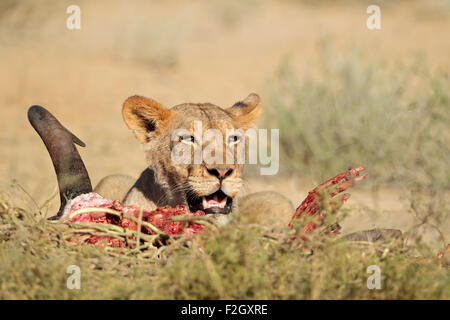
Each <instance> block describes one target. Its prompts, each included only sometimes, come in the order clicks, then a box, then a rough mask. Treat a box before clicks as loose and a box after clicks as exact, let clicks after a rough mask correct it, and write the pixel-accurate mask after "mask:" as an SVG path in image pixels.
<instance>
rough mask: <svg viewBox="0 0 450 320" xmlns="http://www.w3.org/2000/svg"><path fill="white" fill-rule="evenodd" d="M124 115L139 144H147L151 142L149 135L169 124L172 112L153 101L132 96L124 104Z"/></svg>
mask: <svg viewBox="0 0 450 320" xmlns="http://www.w3.org/2000/svg"><path fill="white" fill-rule="evenodd" d="M122 115H123V119H124V120H125V123H126V124H127V126H128V128H130V129H131V130H133V132H134V134H135V135H136V138H138V140H139V142H141V143H142V144H145V143H147V142H149V141H150V138H149V133H151V132H153V131H155V130H157V129H159V128H161V127H162V126H164V125H165V124H166V123H167V121H168V120H169V118H170V115H171V111H170V110H167V109H166V108H164V107H163V106H162V105H161V104H159V103H158V102H156V101H154V100H152V99H149V98H146V97H142V96H131V97H129V98H128V99H127V100H125V102H124V103H123V108H122Z"/></svg>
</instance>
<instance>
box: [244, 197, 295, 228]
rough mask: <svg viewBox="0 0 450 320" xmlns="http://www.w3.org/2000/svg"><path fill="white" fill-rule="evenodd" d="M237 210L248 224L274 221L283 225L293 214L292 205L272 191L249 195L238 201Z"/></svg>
mask: <svg viewBox="0 0 450 320" xmlns="http://www.w3.org/2000/svg"><path fill="white" fill-rule="evenodd" d="M237 210H238V211H239V214H242V215H245V216H246V217H248V219H249V222H260V221H265V222H267V223H271V222H275V221H276V222H277V223H278V222H281V223H282V224H283V225H287V224H288V223H289V219H290V218H291V217H292V215H293V213H294V212H295V208H294V205H293V204H292V202H291V201H290V200H289V199H288V198H286V197H285V196H283V195H282V194H280V193H277V192H273V191H261V192H256V193H251V194H249V195H247V196H245V197H243V198H241V199H239V202H238V208H237ZM280 220H282V221H280Z"/></svg>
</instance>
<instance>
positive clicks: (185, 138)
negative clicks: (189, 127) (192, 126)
mask: <svg viewBox="0 0 450 320" xmlns="http://www.w3.org/2000/svg"><path fill="white" fill-rule="evenodd" d="M180 142H183V143H186V144H194V143H195V138H194V136H189V135H185V136H180Z"/></svg>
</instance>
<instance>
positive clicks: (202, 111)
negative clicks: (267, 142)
mask: <svg viewBox="0 0 450 320" xmlns="http://www.w3.org/2000/svg"><path fill="white" fill-rule="evenodd" d="M259 101H260V100H259V97H258V95H256V94H250V95H249V96H248V97H247V98H246V99H244V100H243V101H239V102H237V103H235V104H234V105H233V106H232V107H229V108H220V107H218V106H215V105H213V104H210V103H186V104H181V105H177V106H174V107H172V108H170V109H166V108H164V107H163V106H162V105H161V104H159V103H158V102H156V101H154V100H152V99H148V98H145V97H142V96H132V97H129V98H128V99H127V100H126V101H125V102H124V105H123V109H122V115H123V118H124V120H125V123H126V124H127V126H128V127H129V128H130V129H131V130H133V132H134V134H135V135H136V138H137V139H138V140H139V142H140V143H141V144H142V145H143V146H144V151H145V155H146V158H147V163H148V167H147V168H146V169H145V170H144V171H143V172H142V174H141V175H140V177H139V178H138V179H137V180H135V181H134V180H133V178H131V177H128V176H123V175H114V176H108V177H106V178H104V179H102V180H101V181H100V183H99V184H98V185H97V187H96V188H95V189H94V191H96V192H98V193H100V194H101V195H103V196H105V197H108V198H112V199H121V200H123V202H124V203H125V204H127V205H131V204H134V205H140V206H144V207H147V208H148V209H150V210H153V209H155V208H156V207H160V206H165V205H171V206H175V205H179V204H182V205H186V204H188V198H189V197H190V196H191V194H192V193H194V194H195V195H196V197H203V196H209V195H211V194H214V193H215V192H216V191H217V192H218V190H221V192H223V193H224V194H226V195H227V196H228V197H230V198H232V199H234V198H235V197H237V196H238V195H239V194H240V192H241V187H242V183H243V181H242V175H243V170H244V165H243V164H237V163H235V162H231V163H227V162H226V159H227V158H226V155H227V153H231V154H233V152H236V148H237V146H236V145H228V144H227V139H228V137H227V136H226V134H227V133H229V132H227V130H233V129H234V130H236V129H242V130H247V129H248V128H251V127H252V126H253V122H254V121H255V120H256V119H257V117H258V116H259V113H260V102H259ZM194 121H201V123H202V133H204V132H205V131H206V130H207V129H216V130H218V131H220V132H221V133H222V136H223V141H207V142H203V144H202V145H201V146H200V143H199V142H198V143H197V142H195V143H192V148H191V151H192V152H191V156H192V157H194V150H195V148H202V150H205V148H208V146H209V147H214V146H216V145H218V146H221V147H222V148H221V149H220V150H223V152H222V153H219V154H217V155H216V154H215V152H212V153H211V154H212V155H213V156H218V157H219V158H222V160H223V162H221V164H220V165H216V164H207V163H205V162H202V163H199V164H195V163H189V164H181V163H174V162H173V161H172V158H171V152H172V150H173V149H174V148H175V147H176V146H177V145H178V144H180V143H186V142H182V141H181V140H177V139H172V137H173V136H172V135H173V134H174V132H175V131H176V130H177V129H184V130H185V132H187V133H188V134H192V135H194V129H195V127H194ZM180 139H181V138H180ZM183 141H186V140H183ZM188 141H189V140H188ZM242 143H246V142H245V139H244V141H242ZM246 147H247V146H246ZM215 170H216V171H215ZM217 170H218V171H217ZM219 171H220V172H227V173H228V174H227V175H226V176H225V178H223V177H222V178H219V177H218V176H217V173H218V172H219ZM265 196H266V197H264V199H263V200H264V201H260V200H261V194H259V195H258V194H257V195H256V196H254V198H253V200H252V196H251V195H250V196H247V197H244V198H242V199H241V200H240V201H241V202H242V203H243V206H244V208H245V211H246V212H247V213H249V214H253V213H254V212H256V213H258V212H259V213H262V215H270V209H269V207H271V206H276V210H277V211H279V210H287V211H290V212H293V207H292V204H291V203H290V202H289V201H288V200H287V199H286V198H284V197H283V196H281V195H277V194H275V195H273V196H271V197H267V194H266V195H265ZM189 200H191V199H189ZM280 201H281V203H280ZM286 201H287V202H286ZM236 203H237V201H234V206H235V205H236ZM263 207H265V208H263ZM252 208H253V209H252ZM255 210H256V211H255ZM233 211H235V210H233ZM272 212H273V211H272ZM216 216H217V215H216ZM219 216H223V215H219ZM220 218H222V217H220Z"/></svg>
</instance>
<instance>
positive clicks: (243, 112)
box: [225, 93, 261, 129]
mask: <svg viewBox="0 0 450 320" xmlns="http://www.w3.org/2000/svg"><path fill="white" fill-rule="evenodd" d="M225 111H226V112H227V113H228V114H229V115H230V117H231V118H233V120H234V121H236V122H237V124H238V125H239V127H240V128H243V129H248V128H250V127H252V126H253V122H254V121H255V120H256V119H257V118H258V117H259V114H260V113H261V107H260V99H259V96H258V95H257V94H256V93H250V94H249V95H248V97H247V98H245V99H244V100H242V101H239V102H236V103H235V104H234V105H233V106H232V107H230V108H228V109H226V110H225Z"/></svg>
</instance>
